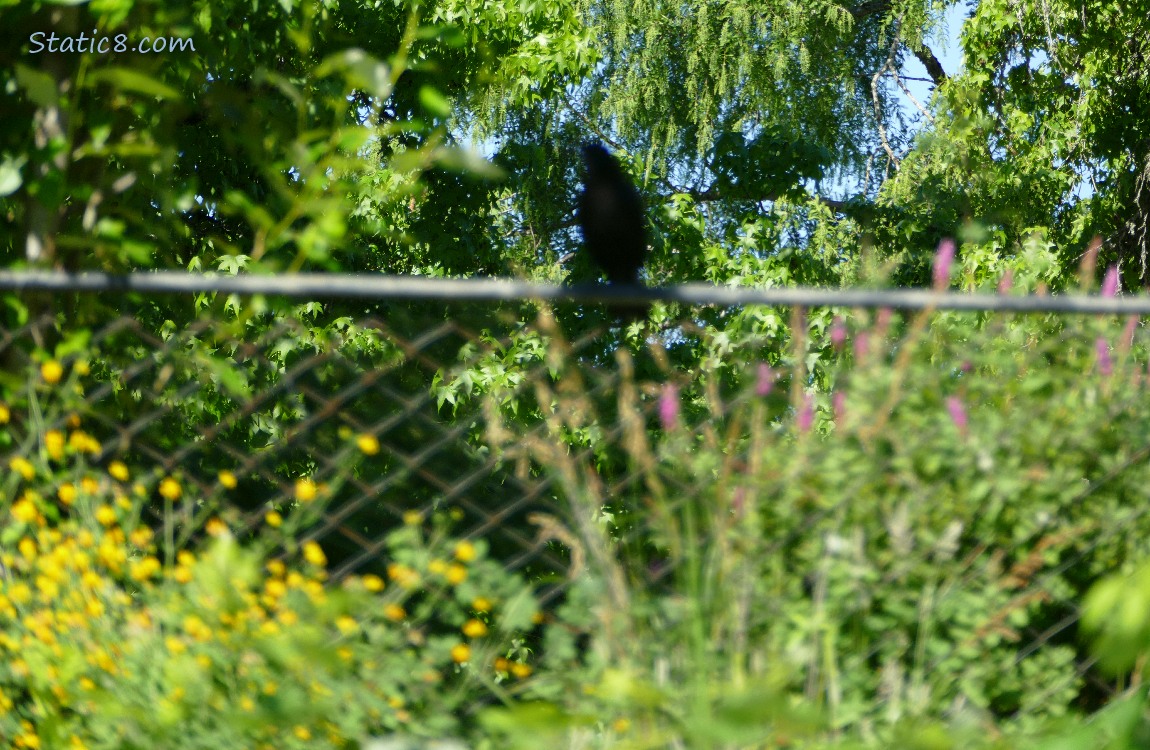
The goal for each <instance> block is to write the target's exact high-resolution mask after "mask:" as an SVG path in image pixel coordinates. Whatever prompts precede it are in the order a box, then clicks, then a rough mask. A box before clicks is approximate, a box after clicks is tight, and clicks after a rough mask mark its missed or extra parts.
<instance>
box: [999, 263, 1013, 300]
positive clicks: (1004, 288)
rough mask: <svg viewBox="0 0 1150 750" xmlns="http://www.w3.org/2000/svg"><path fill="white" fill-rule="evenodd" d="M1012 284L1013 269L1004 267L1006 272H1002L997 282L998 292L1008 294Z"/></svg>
mask: <svg viewBox="0 0 1150 750" xmlns="http://www.w3.org/2000/svg"><path fill="white" fill-rule="evenodd" d="M1013 286H1014V269H1013V268H1008V269H1006V273H1004V274H1002V279H1001V280H1000V281H999V282H998V293H999V294H1010V290H1011V288H1012V287H1013Z"/></svg>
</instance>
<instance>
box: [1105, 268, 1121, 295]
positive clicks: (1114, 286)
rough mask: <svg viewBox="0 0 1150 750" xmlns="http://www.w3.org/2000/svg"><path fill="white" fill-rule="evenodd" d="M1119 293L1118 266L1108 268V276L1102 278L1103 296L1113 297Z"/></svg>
mask: <svg viewBox="0 0 1150 750" xmlns="http://www.w3.org/2000/svg"><path fill="white" fill-rule="evenodd" d="M1117 293H1118V266H1110V268H1108V269H1106V278H1105V279H1103V280H1102V296H1103V297H1113V296H1114V295H1115V294H1117Z"/></svg>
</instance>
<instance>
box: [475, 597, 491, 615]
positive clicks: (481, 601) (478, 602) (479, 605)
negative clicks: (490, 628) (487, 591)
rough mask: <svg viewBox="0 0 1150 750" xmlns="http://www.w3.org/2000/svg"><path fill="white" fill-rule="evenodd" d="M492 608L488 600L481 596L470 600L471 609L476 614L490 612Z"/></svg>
mask: <svg viewBox="0 0 1150 750" xmlns="http://www.w3.org/2000/svg"><path fill="white" fill-rule="evenodd" d="M492 606H494V605H492V603H491V600H490V599H487V598H485V597H482V596H477V597H475V598H474V599H472V600H471V608H472V609H474V610H475V611H476V612H490V611H491V607H492Z"/></svg>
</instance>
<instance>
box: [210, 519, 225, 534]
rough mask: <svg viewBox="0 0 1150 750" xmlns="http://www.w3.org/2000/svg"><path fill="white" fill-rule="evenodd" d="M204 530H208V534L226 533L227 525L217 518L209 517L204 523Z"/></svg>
mask: <svg viewBox="0 0 1150 750" xmlns="http://www.w3.org/2000/svg"><path fill="white" fill-rule="evenodd" d="M204 531H206V532H208V535H209V536H220V535H222V534H226V533H227V531H228V525H227V524H226V523H224V522H223V521H221V520H220V519H219V518H210V519H208V522H207V523H205V524H204Z"/></svg>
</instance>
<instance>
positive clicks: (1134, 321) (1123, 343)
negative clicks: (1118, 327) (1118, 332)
mask: <svg viewBox="0 0 1150 750" xmlns="http://www.w3.org/2000/svg"><path fill="white" fill-rule="evenodd" d="M1137 330H1138V316H1137V315H1131V316H1129V317H1127V318H1126V327H1125V328H1123V329H1122V338H1120V339H1119V340H1118V349H1119V350H1120V351H1121V352H1122V353H1126V352H1128V351H1130V347H1131V346H1133V345H1134V333H1135V332H1136V331H1137Z"/></svg>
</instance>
